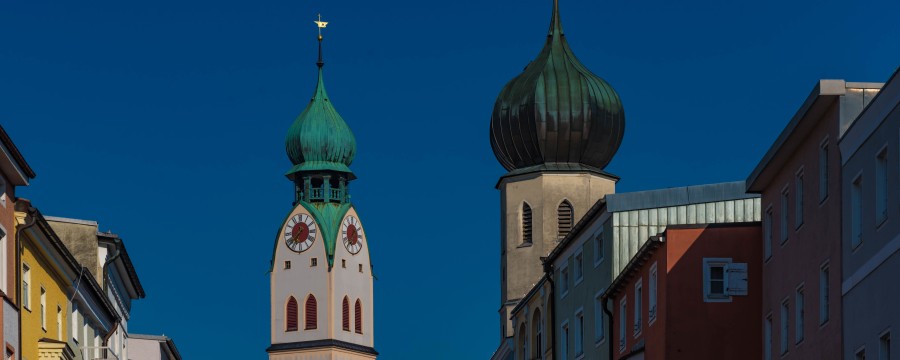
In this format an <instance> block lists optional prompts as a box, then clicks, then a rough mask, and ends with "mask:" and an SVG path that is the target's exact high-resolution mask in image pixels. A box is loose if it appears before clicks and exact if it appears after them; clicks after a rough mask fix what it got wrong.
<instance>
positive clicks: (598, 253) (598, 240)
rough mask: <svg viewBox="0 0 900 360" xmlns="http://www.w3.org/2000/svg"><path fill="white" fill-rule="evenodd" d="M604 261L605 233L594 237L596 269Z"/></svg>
mask: <svg viewBox="0 0 900 360" xmlns="http://www.w3.org/2000/svg"><path fill="white" fill-rule="evenodd" d="M602 261H603V232H602V231H601V232H600V233H598V234H597V235H594V267H597V265H600V263H601V262H602Z"/></svg>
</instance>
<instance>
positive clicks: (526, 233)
mask: <svg viewBox="0 0 900 360" xmlns="http://www.w3.org/2000/svg"><path fill="white" fill-rule="evenodd" d="M522 244H531V206H528V203H524V202H523V203H522Z"/></svg>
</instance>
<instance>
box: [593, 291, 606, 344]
mask: <svg viewBox="0 0 900 360" xmlns="http://www.w3.org/2000/svg"><path fill="white" fill-rule="evenodd" d="M602 295H603V290H601V291H600V292H598V293H597V294H596V295H594V342H595V343H599V342H601V341H603V339H604V338H605V336H606V335H605V331H604V330H605V328H604V327H603V299H601V296H602Z"/></svg>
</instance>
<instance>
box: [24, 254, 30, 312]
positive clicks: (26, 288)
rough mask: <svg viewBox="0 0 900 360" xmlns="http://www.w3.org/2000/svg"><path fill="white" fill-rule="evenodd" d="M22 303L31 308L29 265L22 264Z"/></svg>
mask: <svg viewBox="0 0 900 360" xmlns="http://www.w3.org/2000/svg"><path fill="white" fill-rule="evenodd" d="M22 305H24V306H25V308H26V309H31V267H29V266H28V264H22Z"/></svg>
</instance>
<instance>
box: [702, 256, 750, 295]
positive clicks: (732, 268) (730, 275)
mask: <svg viewBox="0 0 900 360" xmlns="http://www.w3.org/2000/svg"><path fill="white" fill-rule="evenodd" d="M747 286H748V283H747V263H733V262H731V258H703V299H704V301H706V302H728V301H731V297H732V296H745V295H747V290H748V289H747Z"/></svg>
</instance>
